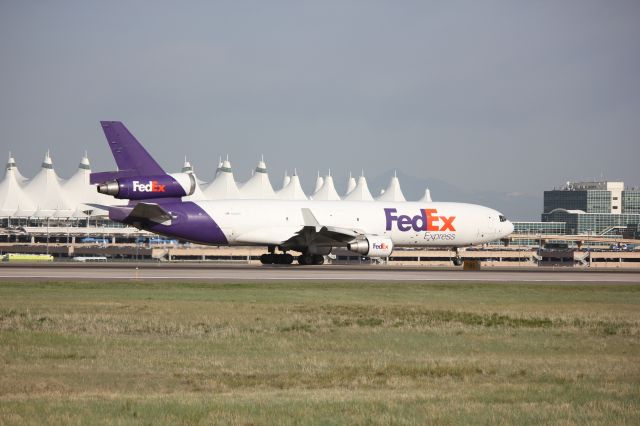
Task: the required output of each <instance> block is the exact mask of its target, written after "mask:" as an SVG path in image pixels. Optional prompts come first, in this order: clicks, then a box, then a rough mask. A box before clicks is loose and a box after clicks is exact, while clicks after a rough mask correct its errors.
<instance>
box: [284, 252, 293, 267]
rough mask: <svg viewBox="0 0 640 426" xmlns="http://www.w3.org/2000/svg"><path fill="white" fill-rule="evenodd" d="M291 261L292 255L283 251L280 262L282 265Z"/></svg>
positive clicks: (289, 263)
mask: <svg viewBox="0 0 640 426" xmlns="http://www.w3.org/2000/svg"><path fill="white" fill-rule="evenodd" d="M292 263H293V256H291V255H290V254H289V253H285V254H283V255H282V264H283V265H291V264H292Z"/></svg>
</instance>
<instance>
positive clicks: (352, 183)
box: [344, 173, 356, 196]
mask: <svg viewBox="0 0 640 426" xmlns="http://www.w3.org/2000/svg"><path fill="white" fill-rule="evenodd" d="M354 189H356V180H355V178H354V177H353V176H351V173H349V180H348V181H347V192H345V193H344V195H345V196H346V195H349V194H350V193H351V191H353V190H354Z"/></svg>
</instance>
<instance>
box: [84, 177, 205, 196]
mask: <svg viewBox="0 0 640 426" xmlns="http://www.w3.org/2000/svg"><path fill="white" fill-rule="evenodd" d="M97 189H98V192H99V193H101V194H106V195H112V196H114V197H115V198H118V199H126V200H147V199H150V198H176V197H185V196H187V195H191V194H193V192H194V191H195V190H196V179H195V177H194V176H193V174H191V173H172V174H164V175H156V176H135V177H121V178H117V179H114V180H110V181H107V182H104V183H101V184H99V185H98V187H97Z"/></svg>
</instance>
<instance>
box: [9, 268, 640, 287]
mask: <svg viewBox="0 0 640 426" xmlns="http://www.w3.org/2000/svg"><path fill="white" fill-rule="evenodd" d="M21 280H42V281H56V280H57V281H61V280H64V281H93V280H109V281H114V280H144V281H154V280H156V281H157V280H172V281H212V282H239V281H250V282H260V281H291V280H298V281H302V280H306V281H444V282H447V281H449V282H451V281H478V282H556V283H560V282H566V283H594V284H597V283H636V284H640V273H639V272H637V271H634V272H630V271H610V270H608V271H594V270H567V269H564V270H562V269H561V270H550V269H546V268H540V269H533V270H532V269H520V270H518V269H508V270H507V269H485V270H481V271H463V270H461V269H447V270H442V269H428V268H399V267H385V266H337V265H323V266H254V265H181V264H140V265H136V264H48V265H25V264H15V265H10V264H4V265H2V266H0V281H21Z"/></svg>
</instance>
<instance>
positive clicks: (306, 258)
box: [260, 253, 324, 265]
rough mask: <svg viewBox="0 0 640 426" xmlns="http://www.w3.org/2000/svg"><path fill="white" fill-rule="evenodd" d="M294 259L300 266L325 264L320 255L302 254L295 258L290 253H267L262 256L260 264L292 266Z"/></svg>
mask: <svg viewBox="0 0 640 426" xmlns="http://www.w3.org/2000/svg"><path fill="white" fill-rule="evenodd" d="M294 259H297V260H298V263H299V264H300V265H322V264H323V263H324V256H322V255H319V254H301V255H300V256H298V257H297V258H294V257H293V256H292V255H290V254H289V253H282V254H276V253H265V254H263V255H261V256H260V263H262V264H263V265H291V264H292V263H293V261H294Z"/></svg>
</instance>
